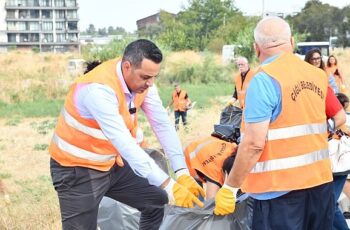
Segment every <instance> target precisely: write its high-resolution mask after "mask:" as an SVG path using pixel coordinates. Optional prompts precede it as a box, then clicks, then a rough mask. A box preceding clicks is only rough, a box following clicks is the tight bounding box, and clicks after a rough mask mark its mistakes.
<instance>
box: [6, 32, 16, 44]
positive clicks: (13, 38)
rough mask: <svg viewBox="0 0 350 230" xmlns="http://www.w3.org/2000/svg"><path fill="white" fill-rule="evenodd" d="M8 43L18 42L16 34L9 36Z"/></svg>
mask: <svg viewBox="0 0 350 230" xmlns="http://www.w3.org/2000/svg"><path fill="white" fill-rule="evenodd" d="M7 41H8V42H16V34H7Z"/></svg>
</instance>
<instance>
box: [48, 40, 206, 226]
mask: <svg viewBox="0 0 350 230" xmlns="http://www.w3.org/2000/svg"><path fill="white" fill-rule="evenodd" d="M162 58H163V56H162V53H161V51H160V50H159V48H158V47H157V46H156V45H155V44H154V43H152V42H151V41H148V40H145V39H140V40H136V41H134V42H132V43H130V44H129V45H128V46H127V47H126V49H125V51H124V54H123V57H122V58H121V59H118V58H117V59H113V60H109V61H106V62H104V63H101V64H99V65H97V66H96V67H95V68H94V69H92V70H91V71H88V72H87V73H86V74H85V75H83V76H82V77H79V78H77V79H76V80H75V82H74V83H73V85H72V86H71V88H70V91H69V93H68V96H67V97H66V100H65V103H64V106H63V109H62V112H61V115H60V117H59V119H58V123H57V126H56V129H55V131H54V135H53V138H52V141H51V144H50V147H49V152H50V155H51V162H50V168H51V177H52V181H53V185H54V187H55V190H56V192H57V194H58V199H59V204H60V210H61V218H62V227H63V229H85V230H88V229H91V230H95V229H96V228H97V213H98V207H99V203H100V201H101V199H102V198H103V196H107V197H110V198H112V199H114V200H117V201H120V202H122V203H125V204H127V205H129V206H131V207H134V208H136V209H138V210H139V211H140V212H141V217H140V224H139V228H140V229H147V230H149V229H158V228H159V226H160V224H161V222H162V219H163V215H164V204H166V203H168V202H170V203H171V204H175V205H177V206H181V207H193V206H194V205H195V204H197V205H198V206H201V207H202V206H203V203H202V202H200V201H199V200H198V198H197V197H196V196H198V195H199V194H201V195H203V196H204V191H203V189H202V188H201V187H200V186H199V185H198V184H197V183H196V181H195V180H194V179H193V178H192V177H190V176H189V173H188V169H187V166H186V162H185V159H184V155H183V152H182V147H181V144H180V140H179V138H178V137H177V134H176V131H175V128H174V127H173V125H172V124H171V123H170V120H169V117H168V114H167V112H166V110H165V108H164V107H163V106H162V102H161V100H160V97H159V94H158V91H157V88H156V87H155V86H154V85H153V83H154V80H155V78H156V77H157V76H158V74H159V71H160V63H161V61H162ZM139 109H142V110H143V111H144V113H145V115H146V117H147V118H148V120H149V121H150V125H151V126H152V129H153V130H154V132H155V134H156V136H157V137H158V140H159V142H160V143H161V145H162V148H163V149H164V152H165V153H166V155H167V156H168V158H169V159H170V163H171V165H172V168H173V170H174V171H175V173H176V176H177V180H176V181H175V180H173V179H171V178H170V177H169V176H168V175H167V174H166V173H165V172H164V171H162V170H161V169H160V168H159V167H158V165H157V164H156V163H155V162H154V161H153V160H152V159H151V158H150V157H149V155H148V154H147V153H146V152H145V151H144V150H143V149H142V148H141V147H140V145H139V144H141V143H142V136H143V135H142V134H141V133H140V130H139V129H138V128H137V114H138V111H139Z"/></svg>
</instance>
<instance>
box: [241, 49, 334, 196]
mask: <svg viewBox="0 0 350 230" xmlns="http://www.w3.org/2000/svg"><path fill="white" fill-rule="evenodd" d="M261 70H262V71H264V72H265V73H266V74H268V75H269V76H271V77H273V78H274V79H275V80H276V81H277V82H278V83H279V85H280V87H281V97H282V111H281V113H280V115H279V116H278V117H277V119H276V120H275V121H273V122H272V123H270V125H269V130H268V135H267V142H266V144H265V147H264V150H263V152H262V155H261V157H260V159H259V160H258V162H257V163H256V165H255V166H254V168H253V169H252V170H251V172H250V173H249V175H248V176H247V178H246V179H245V181H244V183H243V185H242V187H241V188H242V190H243V191H244V192H249V193H263V192H269V191H290V190H298V189H305V188H311V187H314V186H318V185H321V184H324V183H327V182H330V181H332V171H331V165H330V160H329V154H328V143H327V124H326V114H325V110H324V108H325V98H326V94H327V85H328V82H327V77H326V75H325V72H324V71H323V70H320V69H317V68H315V67H313V66H312V65H309V64H308V63H306V62H304V61H302V60H300V59H299V58H298V57H296V56H295V55H294V54H292V53H284V54H282V55H280V56H279V57H278V58H277V59H276V60H275V61H273V62H272V63H269V64H266V65H262V66H261ZM243 138H244V137H243Z"/></svg>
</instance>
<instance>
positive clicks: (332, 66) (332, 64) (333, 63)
mask: <svg viewBox="0 0 350 230" xmlns="http://www.w3.org/2000/svg"><path fill="white" fill-rule="evenodd" d="M325 69H326V72H327V74H328V76H330V75H331V74H332V75H333V76H334V79H335V82H336V84H337V87H338V89H339V90H340V91H341V92H344V90H345V85H344V79H343V75H342V72H341V71H340V69H339V66H338V60H337V59H336V58H335V56H334V55H330V56H329V57H328V59H327V64H326V66H325Z"/></svg>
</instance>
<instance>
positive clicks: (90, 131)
mask: <svg viewBox="0 0 350 230" xmlns="http://www.w3.org/2000/svg"><path fill="white" fill-rule="evenodd" d="M61 113H62V117H63V119H64V121H65V122H66V123H67V124H68V125H69V126H71V127H73V128H75V129H77V130H79V131H80V132H82V133H85V134H87V135H90V136H92V137H94V138H97V139H101V140H108V139H107V137H106V136H105V135H104V134H103V132H102V131H101V130H100V129H95V128H91V127H88V126H86V125H83V124H82V123H80V122H79V121H77V120H76V119H75V118H74V117H72V116H71V115H70V114H69V113H68V111H67V110H66V109H65V108H64V107H63V109H62V112H61Z"/></svg>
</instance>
